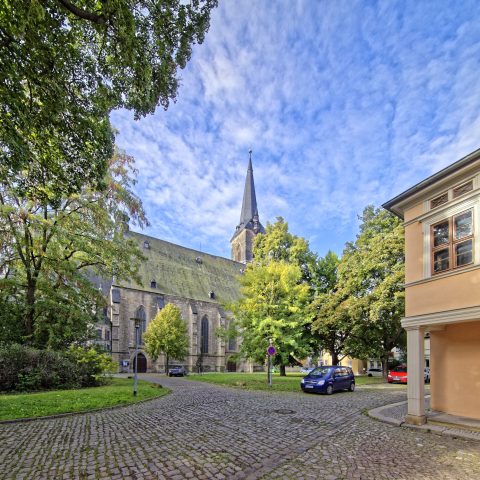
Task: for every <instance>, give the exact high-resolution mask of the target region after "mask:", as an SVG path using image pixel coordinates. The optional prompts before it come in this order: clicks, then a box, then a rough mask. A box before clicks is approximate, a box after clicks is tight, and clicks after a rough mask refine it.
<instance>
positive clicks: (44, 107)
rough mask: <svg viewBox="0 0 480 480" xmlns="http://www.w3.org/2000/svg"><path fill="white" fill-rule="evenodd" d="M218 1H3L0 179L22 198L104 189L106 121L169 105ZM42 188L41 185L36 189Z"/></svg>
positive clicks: (108, 151)
mask: <svg viewBox="0 0 480 480" xmlns="http://www.w3.org/2000/svg"><path fill="white" fill-rule="evenodd" d="M216 5H217V0H192V1H190V2H182V1H180V0H171V1H165V0H151V1H143V0H101V1H90V2H88V1H86V0H0V117H1V119H2V120H1V122H0V166H1V167H0V179H1V180H5V179H6V178H13V177H15V175H16V174H17V173H19V172H22V176H21V177H19V178H18V179H17V180H16V188H17V191H18V194H19V195H21V196H25V195H27V194H28V195H32V196H33V197H34V198H35V199H38V198H39V197H40V196H47V197H49V198H52V197H57V198H58V197H59V196H60V197H61V196H62V195H64V194H67V195H70V194H71V193H74V192H79V191H81V190H82V188H83V186H84V185H85V184H86V183H90V184H91V185H98V186H103V185H102V180H103V179H104V174H105V172H106V170H107V166H108V159H109V158H111V156H112V154H113V141H114V138H113V133H112V128H111V126H110V121H109V114H110V112H111V111H112V110H113V109H117V108H127V109H129V110H133V112H134V116H135V118H139V117H141V116H143V115H146V114H148V113H151V112H153V111H154V110H155V107H156V106H157V105H161V106H162V107H163V108H165V109H166V108H167V107H168V105H169V102H170V101H172V100H175V98H176V95H177V90H178V86H179V78H178V69H179V68H180V69H181V68H184V67H185V65H186V63H187V61H188V60H189V59H190V56H191V53H192V45H193V44H195V43H202V41H203V39H204V36H205V33H206V32H207V30H208V27H209V21H210V13H211V10H212V9H213V8H214V7H215V6H216ZM38 185H41V187H42V188H39V187H38Z"/></svg>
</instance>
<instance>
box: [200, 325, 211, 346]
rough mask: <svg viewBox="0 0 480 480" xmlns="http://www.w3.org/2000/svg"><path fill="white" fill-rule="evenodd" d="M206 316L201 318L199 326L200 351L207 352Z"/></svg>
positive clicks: (207, 328) (207, 327) (207, 326)
mask: <svg viewBox="0 0 480 480" xmlns="http://www.w3.org/2000/svg"><path fill="white" fill-rule="evenodd" d="M208 330H209V325H208V318H207V317H203V318H202V324H201V327H200V353H208Z"/></svg>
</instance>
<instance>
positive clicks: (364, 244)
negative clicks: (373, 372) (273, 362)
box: [312, 206, 405, 375]
mask: <svg viewBox="0 0 480 480" xmlns="http://www.w3.org/2000/svg"><path fill="white" fill-rule="evenodd" d="M360 218H361V225H360V232H359V234H358V235H357V238H356V240H355V242H350V243H347V245H346V247H345V250H344V252H343V256H342V259H341V260H340V262H339V264H338V268H337V278H336V282H335V285H334V286H333V288H332V289H331V290H330V291H327V292H323V293H321V294H319V295H317V297H316V298H315V300H314V302H313V305H312V306H313V309H314V311H315V312H316V320H315V322H314V325H313V329H314V331H316V332H317V333H318V335H319V338H320V343H321V345H322V346H323V347H324V348H326V349H327V350H328V351H329V352H330V354H331V355H332V359H333V362H336V361H338V360H339V359H340V358H341V356H345V355H350V356H356V357H359V358H380V359H381V360H382V364H383V370H384V375H386V371H387V362H388V358H389V357H390V355H391V351H392V349H393V348H395V347H398V346H401V345H402V340H403V329H402V327H401V324H400V319H401V317H402V316H403V315H404V303H405V301H404V287H403V285H404V282H405V267H404V236H403V226H402V224H401V222H400V220H399V219H398V218H397V217H395V216H393V215H392V214H390V213H389V212H387V211H386V210H383V209H375V208H374V207H373V206H368V207H366V208H365V209H364V211H363V215H362V216H361V217H360Z"/></svg>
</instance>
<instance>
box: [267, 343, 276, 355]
mask: <svg viewBox="0 0 480 480" xmlns="http://www.w3.org/2000/svg"><path fill="white" fill-rule="evenodd" d="M267 353H268V354H269V355H270V356H272V355H275V354H276V353H277V351H276V350H275V347H274V346H273V345H270V346H269V347H268V348H267Z"/></svg>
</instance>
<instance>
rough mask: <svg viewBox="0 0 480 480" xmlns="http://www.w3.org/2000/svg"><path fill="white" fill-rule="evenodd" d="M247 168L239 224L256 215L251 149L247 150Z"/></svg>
mask: <svg viewBox="0 0 480 480" xmlns="http://www.w3.org/2000/svg"><path fill="white" fill-rule="evenodd" d="M248 153H249V156H250V157H249V159H248V170H247V178H246V179H245V190H244V191H243V203H242V213H241V214H240V225H247V224H248V222H250V220H252V219H253V217H254V216H255V215H256V216H258V209H257V196H256V195H255V182H254V181H253V167H252V149H250V150H249V151H248Z"/></svg>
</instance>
